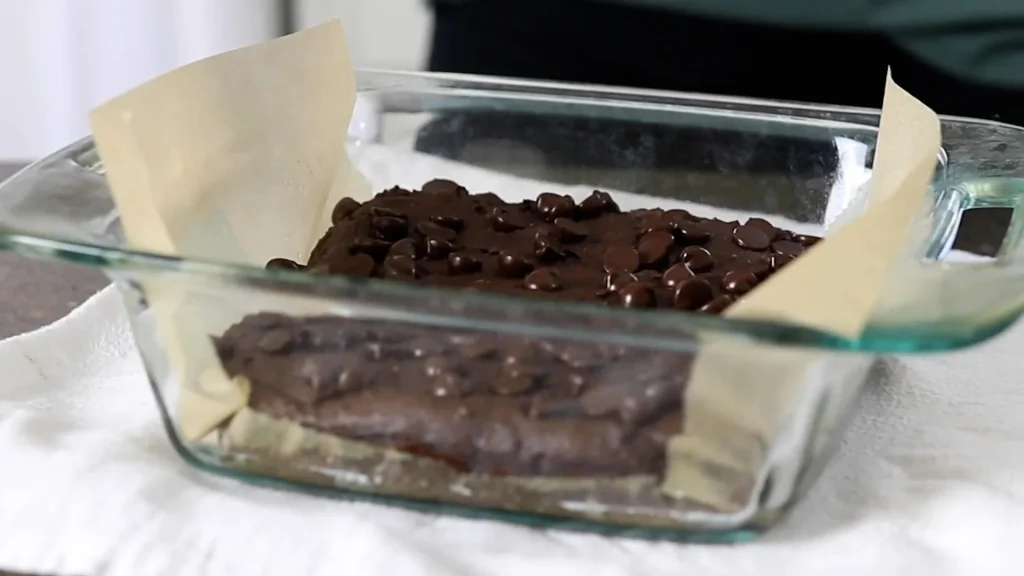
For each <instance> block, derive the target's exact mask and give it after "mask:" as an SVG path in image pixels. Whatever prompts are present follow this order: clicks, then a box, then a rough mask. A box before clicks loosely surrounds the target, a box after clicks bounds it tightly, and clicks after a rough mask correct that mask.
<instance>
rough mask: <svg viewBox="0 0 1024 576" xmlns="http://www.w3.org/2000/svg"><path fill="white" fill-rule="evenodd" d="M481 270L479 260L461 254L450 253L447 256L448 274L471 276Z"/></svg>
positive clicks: (481, 265)
mask: <svg viewBox="0 0 1024 576" xmlns="http://www.w3.org/2000/svg"><path fill="white" fill-rule="evenodd" d="M482 268H483V263H482V262H480V260H478V259H476V258H474V257H472V256H470V255H469V254H465V253H462V252H452V253H451V254H449V255H448V273H449V274H472V273H474V272H479V271H480V270H481V269H482Z"/></svg>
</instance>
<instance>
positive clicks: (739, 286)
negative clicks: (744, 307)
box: [722, 270, 757, 296]
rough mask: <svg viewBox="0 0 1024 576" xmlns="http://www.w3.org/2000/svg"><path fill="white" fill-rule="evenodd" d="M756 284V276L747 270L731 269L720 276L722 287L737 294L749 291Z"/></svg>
mask: <svg viewBox="0 0 1024 576" xmlns="http://www.w3.org/2000/svg"><path fill="white" fill-rule="evenodd" d="M756 285H757V276H756V275H755V274H754V273H753V272H750V271H749V270H731V271H729V272H726V273H725V276H723V277H722V289H723V290H725V291H726V292H728V293H730V294H735V295H737V296H741V295H743V294H746V293H747V292H750V291H751V290H753V289H754V286H756Z"/></svg>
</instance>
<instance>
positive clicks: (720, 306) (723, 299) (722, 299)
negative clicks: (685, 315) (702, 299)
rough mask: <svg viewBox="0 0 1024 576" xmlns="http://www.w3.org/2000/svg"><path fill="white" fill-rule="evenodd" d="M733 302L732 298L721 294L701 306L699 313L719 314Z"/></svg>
mask: <svg viewBox="0 0 1024 576" xmlns="http://www.w3.org/2000/svg"><path fill="white" fill-rule="evenodd" d="M735 301H736V299H735V298H733V297H732V296H729V295H727V294H723V295H721V296H719V297H718V298H715V299H714V300H712V301H711V302H708V303H707V304H705V305H704V306H702V307H701V309H700V311H701V312H705V313H707V314H720V313H722V312H723V311H725V309H726V308H728V307H729V306H730V305H731V304H732V303H733V302H735Z"/></svg>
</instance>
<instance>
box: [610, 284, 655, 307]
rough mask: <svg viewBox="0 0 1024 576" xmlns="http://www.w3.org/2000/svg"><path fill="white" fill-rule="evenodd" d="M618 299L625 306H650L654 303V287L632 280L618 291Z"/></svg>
mask: <svg viewBox="0 0 1024 576" xmlns="http://www.w3.org/2000/svg"><path fill="white" fill-rule="evenodd" d="M618 300H619V304H621V305H622V306H623V307H625V308H651V307H653V306H654V304H655V298H654V289H653V288H651V286H650V285H649V284H645V283H643V282H634V283H632V284H628V285H626V286H625V287H624V288H622V289H621V290H619V291H618Z"/></svg>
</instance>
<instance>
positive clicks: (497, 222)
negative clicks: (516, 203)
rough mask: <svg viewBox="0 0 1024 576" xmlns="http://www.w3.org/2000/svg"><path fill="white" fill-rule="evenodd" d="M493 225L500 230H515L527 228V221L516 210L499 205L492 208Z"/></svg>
mask: <svg viewBox="0 0 1024 576" xmlns="http://www.w3.org/2000/svg"><path fill="white" fill-rule="evenodd" d="M491 227H493V228H494V229H495V230H497V231H498V232H515V231H516V230H522V229H523V228H526V221H525V219H524V218H522V217H521V216H520V215H518V214H516V213H514V212H510V211H509V210H506V209H505V208H501V207H497V208H494V209H493V210H491Z"/></svg>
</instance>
